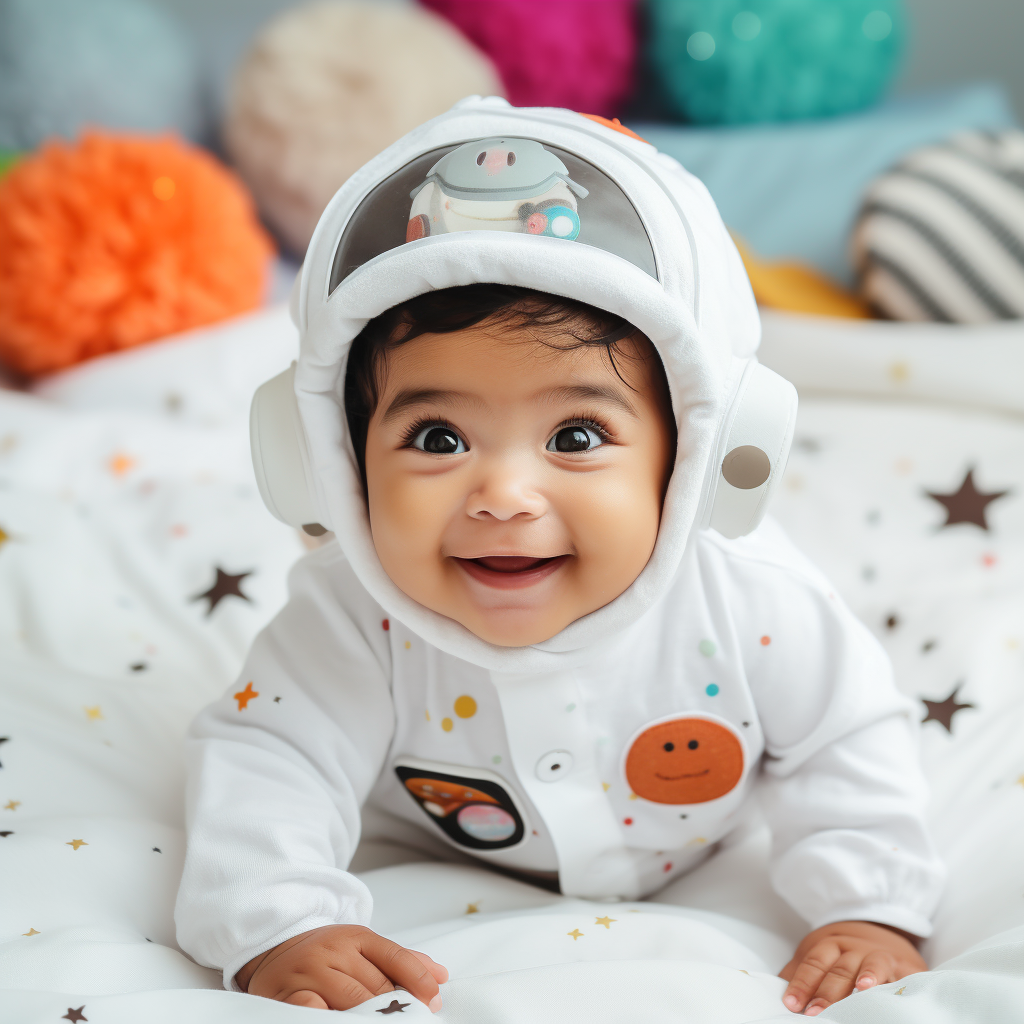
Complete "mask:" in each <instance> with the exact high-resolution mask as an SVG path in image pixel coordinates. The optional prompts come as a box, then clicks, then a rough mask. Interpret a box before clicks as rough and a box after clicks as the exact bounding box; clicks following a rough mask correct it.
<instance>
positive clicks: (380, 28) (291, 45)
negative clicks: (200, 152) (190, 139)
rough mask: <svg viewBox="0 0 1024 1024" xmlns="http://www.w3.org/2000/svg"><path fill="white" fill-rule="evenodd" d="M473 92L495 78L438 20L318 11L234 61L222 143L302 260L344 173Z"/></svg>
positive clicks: (392, 9)
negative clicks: (317, 223)
mask: <svg viewBox="0 0 1024 1024" xmlns="http://www.w3.org/2000/svg"><path fill="white" fill-rule="evenodd" d="M473 93H480V94H484V95H488V94H496V93H497V94H501V93H502V88H501V84H500V82H499V79H498V76H497V73H496V72H495V70H494V68H493V66H492V65H491V63H490V61H489V60H488V59H487V58H486V57H485V56H484V55H483V54H482V53H480V52H479V51H478V50H477V49H476V48H475V47H474V46H472V44H471V43H469V42H468V41H467V40H466V39H464V38H463V37H462V36H461V35H460V34H459V33H458V32H457V31H456V30H455V29H454V28H452V26H451V25H449V24H448V23H447V22H446V21H444V20H443V19H442V18H440V17H438V16H437V15H435V14H431V13H430V12H429V11H424V10H421V9H419V8H417V7H405V6H400V5H391V4H375V3H370V2H366V0H363V2H357V0H349V2H341V0H338V2H327V3H315V4H311V5H309V6H305V7H300V8H298V9H296V10H293V11H289V12H287V13H286V14H284V15H282V16H281V17H279V18H278V19H276V20H275V21H273V22H271V23H270V24H269V25H268V26H267V28H266V29H264V31H263V32H262V33H261V34H260V35H259V36H258V37H257V39H256V41H255V43H254V44H253V46H252V48H251V49H250V50H249V52H248V54H247V55H246V56H245V57H244V58H243V60H242V62H241V65H240V66H239V68H238V70H237V72H236V74H235V78H234V82H233V86H232V90H231V95H230V99H229V103H228V111H227V120H226V124H225V129H224V132H225V136H224V137H225V143H226V146H227V150H228V152H229V153H230V154H231V156H232V158H233V160H234V161H235V163H236V164H237V166H238V168H239V170H240V171H241V173H242V175H243V176H244V177H245V179H246V180H247V181H248V183H249V186H250V187H251V188H252V190H253V193H254V194H255V196H256V200H257V202H258V203H259V205H260V207H261V209H262V210H263V213H264V216H265V217H266V219H267V222H268V223H269V224H270V225H271V226H272V227H273V228H274V229H275V230H276V231H277V232H278V233H279V234H280V236H281V238H282V239H283V240H284V242H285V243H286V244H287V245H288V246H289V247H290V248H291V249H292V250H294V251H295V252H296V253H298V254H300V255H301V254H302V253H303V252H305V249H306V245H307V243H308V242H309V238H310V235H311V234H312V233H313V228H314V227H315V226H316V222H317V220H318V219H319V217H320V214H321V213H322V212H323V209H324V207H325V206H326V205H327V203H328V201H329V200H330V198H331V196H333V195H334V193H335V192H336V191H337V189H338V188H339V186H340V185H341V184H342V183H343V182H344V181H345V179H346V178H347V177H348V176H349V175H350V174H352V172H353V171H355V170H356V169H357V168H359V167H361V166H362V165H363V164H364V163H366V161H367V160H369V159H370V158H371V157H372V156H374V155H375V154H376V153H379V152H380V151H381V150H382V149H384V148H385V147H386V146H388V145H390V144H391V143H392V142H394V141H395V140H396V139H398V138H400V137H401V136H402V135H404V134H405V133H406V132H407V131H409V130H410V129H412V128H414V127H415V126H416V125H418V124H421V123H422V122H423V121H426V120H429V119H430V118H431V117H434V116H436V115H437V114H440V113H442V112H444V111H445V110H447V109H448V108H449V107H451V105H452V104H453V103H455V102H456V101H457V100H460V99H462V98H463V97H464V96H467V95H471V94H473Z"/></svg>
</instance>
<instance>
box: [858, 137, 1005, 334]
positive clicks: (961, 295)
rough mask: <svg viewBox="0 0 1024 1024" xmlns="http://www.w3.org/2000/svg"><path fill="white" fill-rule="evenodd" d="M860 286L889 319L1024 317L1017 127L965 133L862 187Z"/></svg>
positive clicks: (916, 154) (913, 155)
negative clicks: (863, 192)
mask: <svg viewBox="0 0 1024 1024" xmlns="http://www.w3.org/2000/svg"><path fill="white" fill-rule="evenodd" d="M853 249H854V259H855V264H856V267H857V271H858V276H859V280H860V286H861V293H862V294H863V296H864V298H865V299H866V300H867V301H868V302H870V303H871V304H872V305H873V306H874V307H875V308H876V309H877V310H878V311H879V312H880V313H881V314H882V315H883V316H887V317H890V318H892V319H894V320H939V321H948V322H953V323H984V322H986V321H991V320H1017V319H1021V318H1024V132H1021V131H1018V130H1016V129H1014V130H1012V131H1007V132H1003V133H1002V134H1000V135H991V134H988V133H983V132H971V133H966V134H963V135H958V136H956V137H954V138H953V139H951V140H950V141H949V142H948V143H946V144H945V145H939V146H928V147H926V148H924V149H919V150H917V151H915V152H913V153H911V154H910V156H908V157H906V158H905V159H904V160H903V161H902V162H901V163H900V164H898V165H897V166H896V167H894V168H893V169H892V170H891V171H889V172H888V173H886V174H884V175H882V176H881V177H880V178H877V179H876V180H875V181H874V182H873V184H872V185H871V186H870V187H869V189H868V191H867V194H866V196H865V200H864V207H863V210H862V212H861V216H860V220H859V222H858V224H857V227H856V229H855V231H854V236H853Z"/></svg>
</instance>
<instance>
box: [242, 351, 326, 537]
mask: <svg viewBox="0 0 1024 1024" xmlns="http://www.w3.org/2000/svg"><path fill="white" fill-rule="evenodd" d="M249 441H250V444H251V446H252V467H253V470H254V472H255V473H256V484H257V486H258V487H259V489H260V497H262V498H263V502H264V504H265V505H266V506H267V508H268V509H269V510H270V514H271V515H273V516H274V517H275V518H277V519H280V520H281V522H282V523H288V524H289V525H290V526H296V527H299V528H301V529H302V530H305V532H306V533H308V534H309V535H310V536H313V537H319V536H320V535H321V534H324V533H326V532H327V529H326V527H324V526H322V525H321V524H320V522H319V520H320V518H321V516H320V514H319V512H318V511H317V508H316V502H315V499H314V495H315V493H316V492H315V490H314V487H313V474H312V470H311V468H310V462H309V449H308V448H307V446H306V435H305V433H304V432H303V429H302V420H301V419H300V418H299V406H298V402H297V401H296V399H295V363H292V365H291V366H290V367H288V369H287V370H285V371H284V373H279V374H278V375H277V376H276V377H273V378H271V379H270V380H268V381H267V382H266V383H265V384H261V385H260V386H259V387H258V388H257V389H256V394H255V395H253V399H252V408H251V409H250V412H249Z"/></svg>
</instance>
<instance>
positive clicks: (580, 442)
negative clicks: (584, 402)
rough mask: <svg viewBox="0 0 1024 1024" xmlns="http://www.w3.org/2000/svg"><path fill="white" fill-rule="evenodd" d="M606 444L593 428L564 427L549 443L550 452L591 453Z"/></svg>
mask: <svg viewBox="0 0 1024 1024" xmlns="http://www.w3.org/2000/svg"><path fill="white" fill-rule="evenodd" d="M602 444H604V438H603V437H601V435H600V434H599V433H598V432H597V431H596V430H594V429H593V427H584V426H574V427H562V429H561V430H559V431H558V432H557V433H556V434H555V436H554V437H552V438H551V440H550V441H548V444H547V450H548V451H549V452H589V451H591V450H592V449H594V448H597V447H598V446H599V445H602Z"/></svg>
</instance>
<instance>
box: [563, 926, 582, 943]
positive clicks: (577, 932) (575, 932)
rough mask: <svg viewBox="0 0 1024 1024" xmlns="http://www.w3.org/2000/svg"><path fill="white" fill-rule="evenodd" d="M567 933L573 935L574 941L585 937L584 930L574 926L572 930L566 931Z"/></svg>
mask: <svg viewBox="0 0 1024 1024" xmlns="http://www.w3.org/2000/svg"><path fill="white" fill-rule="evenodd" d="M565 934H566V935H571V936H572V941H573V942H575V941H576V940H577V939H582V938H583V932H581V931H580V930H579V928H573V930H572V931H571V932H566V933H565Z"/></svg>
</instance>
